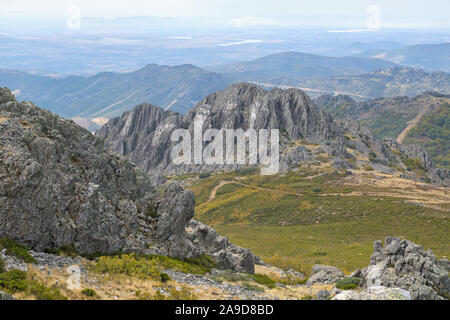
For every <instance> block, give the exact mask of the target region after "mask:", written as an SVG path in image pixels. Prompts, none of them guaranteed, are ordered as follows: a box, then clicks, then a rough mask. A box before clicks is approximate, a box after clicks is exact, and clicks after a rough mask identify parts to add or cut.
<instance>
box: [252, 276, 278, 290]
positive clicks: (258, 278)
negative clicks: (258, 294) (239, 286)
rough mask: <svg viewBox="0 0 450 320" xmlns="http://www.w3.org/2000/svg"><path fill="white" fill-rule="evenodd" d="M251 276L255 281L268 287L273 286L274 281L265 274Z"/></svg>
mask: <svg viewBox="0 0 450 320" xmlns="http://www.w3.org/2000/svg"><path fill="white" fill-rule="evenodd" d="M253 278H254V279H255V282H256V283H259V284H262V285H265V286H266V287H268V288H275V281H274V280H273V279H272V278H270V277H269V276H267V275H265V274H254V275H253Z"/></svg>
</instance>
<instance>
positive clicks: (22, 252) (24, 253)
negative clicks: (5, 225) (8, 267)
mask: <svg viewBox="0 0 450 320" xmlns="http://www.w3.org/2000/svg"><path fill="white" fill-rule="evenodd" d="M3 249H6V254H7V255H10V256H15V257H16V258H18V259H20V260H22V261H24V262H27V263H35V262H36V260H35V259H34V258H33V256H32V255H31V254H30V253H29V252H28V251H30V249H29V248H27V247H26V246H24V245H21V244H19V243H17V242H15V241H14V240H12V239H8V238H2V239H0V250H3Z"/></svg>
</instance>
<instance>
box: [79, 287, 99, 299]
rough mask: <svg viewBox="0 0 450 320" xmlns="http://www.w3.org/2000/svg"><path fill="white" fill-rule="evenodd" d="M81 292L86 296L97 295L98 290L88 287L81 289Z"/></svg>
mask: <svg viewBox="0 0 450 320" xmlns="http://www.w3.org/2000/svg"><path fill="white" fill-rule="evenodd" d="M81 294H84V295H85V296H86V297H95V296H96V295H97V292H95V290H94V289H91V288H86V289H83V290H81Z"/></svg>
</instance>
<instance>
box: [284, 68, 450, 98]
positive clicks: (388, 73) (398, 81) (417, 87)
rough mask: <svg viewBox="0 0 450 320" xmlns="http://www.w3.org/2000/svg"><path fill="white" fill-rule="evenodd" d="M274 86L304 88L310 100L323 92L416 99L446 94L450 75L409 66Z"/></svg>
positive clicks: (291, 81) (366, 96) (357, 96)
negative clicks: (414, 97) (423, 95)
mask: <svg viewBox="0 0 450 320" xmlns="http://www.w3.org/2000/svg"><path fill="white" fill-rule="evenodd" d="M276 85H278V86H293V87H299V88H306V89H304V90H306V91H307V92H308V94H310V95H311V96H312V97H318V96H320V95H322V94H325V93H332V94H345V95H351V96H352V97H353V98H355V99H358V100H361V99H374V98H379V97H388V98H392V97H397V96H416V95H419V94H422V93H424V92H426V91H436V92H439V93H441V94H450V74H449V73H447V72H443V71H435V72H432V73H428V72H425V71H424V70H421V69H415V68H409V67H390V68H387V69H383V70H377V71H374V72H370V73H364V74H358V75H350V76H337V77H327V78H318V79H297V80H281V79H280V80H279V81H278V82H277V84H276Z"/></svg>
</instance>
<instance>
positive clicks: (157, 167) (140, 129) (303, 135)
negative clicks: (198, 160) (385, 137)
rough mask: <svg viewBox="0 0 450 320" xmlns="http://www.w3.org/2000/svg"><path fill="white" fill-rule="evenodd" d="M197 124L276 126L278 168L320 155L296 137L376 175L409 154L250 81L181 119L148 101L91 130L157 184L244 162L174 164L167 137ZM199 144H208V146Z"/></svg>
mask: <svg viewBox="0 0 450 320" xmlns="http://www.w3.org/2000/svg"><path fill="white" fill-rule="evenodd" d="M199 121H200V122H201V123H202V127H201V129H202V132H204V131H205V130H206V129H211V128H213V129H218V130H221V129H235V130H238V129H242V130H243V131H246V130H248V129H250V128H251V129H255V130H259V129H279V130H280V146H279V147H280V148H279V149H280V169H281V171H288V170H290V169H295V168H296V167H297V165H298V163H299V162H301V161H309V160H313V159H315V158H316V156H319V155H320V154H319V153H318V154H316V155H314V154H312V152H311V151H310V150H309V149H308V148H306V147H305V146H303V145H301V144H298V142H302V141H307V142H308V143H310V144H311V143H312V144H314V145H318V146H320V148H319V149H318V150H317V151H318V152H320V153H323V154H326V155H328V156H329V157H331V158H333V159H335V161H334V166H335V167H336V168H338V169H352V168H356V167H358V166H366V165H367V163H363V162H362V161H361V160H357V159H356V157H355V156H354V155H353V154H352V152H353V153H355V152H359V153H360V154H361V155H365V156H366V157H367V158H369V159H370V162H371V164H370V165H371V166H372V167H373V168H374V169H375V170H379V171H382V172H393V169H392V168H391V167H392V164H398V165H399V166H404V164H403V162H402V160H401V158H402V157H403V158H407V157H408V156H407V155H406V154H404V153H403V152H407V150H403V149H402V148H403V147H398V148H397V149H395V150H393V149H392V148H396V147H397V146H396V145H389V143H387V142H383V141H380V140H377V139H375V138H374V137H373V136H372V134H371V133H370V132H369V131H368V130H367V129H365V128H363V127H361V126H360V125H359V124H358V123H357V122H356V121H352V120H349V119H346V120H337V119H335V118H334V117H332V116H331V115H330V114H328V113H327V112H324V111H323V110H322V109H321V108H318V107H317V106H316V105H315V104H314V103H312V101H311V100H310V99H309V97H308V96H307V95H306V94H305V93H304V92H302V91H301V90H297V89H288V90H281V89H273V90H270V91H266V90H264V89H262V88H260V87H258V86H256V85H253V84H248V83H238V84H235V85H232V86H231V87H229V88H227V89H226V90H224V91H218V92H216V93H213V94H211V95H209V96H208V97H206V98H204V99H203V100H202V101H200V102H199V103H198V104H197V105H196V106H195V107H194V108H193V109H191V110H190V111H189V112H188V113H187V114H186V115H185V116H181V115H178V114H174V113H172V112H169V111H163V110H162V109H161V108H158V107H155V106H152V105H145V104H144V105H140V106H138V107H136V108H135V109H133V110H132V111H129V112H126V113H124V114H123V115H122V116H121V117H120V118H115V119H112V120H110V121H109V122H108V123H107V124H105V125H104V126H103V127H102V128H101V129H99V130H98V131H96V135H97V136H99V137H101V138H103V139H105V141H106V145H107V146H108V147H110V148H112V149H113V150H114V151H117V152H119V153H121V154H123V155H127V156H129V157H130V159H131V161H132V162H133V163H135V164H136V165H138V166H139V167H140V168H142V169H143V170H144V171H146V172H147V173H149V174H150V176H152V177H154V179H153V180H154V182H156V183H158V182H160V181H161V177H163V176H164V175H171V174H187V173H194V172H210V171H230V170H236V169H239V168H241V167H243V166H244V165H242V164H240V165H239V164H232V165H207V164H189V165H186V164H181V165H175V164H173V163H172V158H171V152H172V149H173V147H174V146H175V144H176V143H173V142H171V135H172V133H173V132H174V130H176V129H187V130H189V132H190V134H191V137H194V134H193V131H194V122H199ZM177 143H178V142H177ZM202 143H203V147H206V145H207V143H206V142H202ZM399 149H400V150H399ZM349 150H354V151H352V152H350V151H349ZM417 152H419V151H417ZM417 152H411V153H410V155H411V156H416V155H417V157H420V161H423V162H424V163H423V165H424V167H425V168H426V174H427V175H428V178H429V179H431V180H432V181H434V182H436V183H442V182H443V181H446V176H447V175H448V173H446V172H444V171H442V170H441V171H439V169H436V168H435V167H434V165H433V163H432V161H431V159H430V158H429V157H428V156H426V154H423V153H422V152H420V154H418V153H417ZM370 155H375V156H370ZM192 158H193V157H192ZM422 179H423V177H422Z"/></svg>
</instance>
